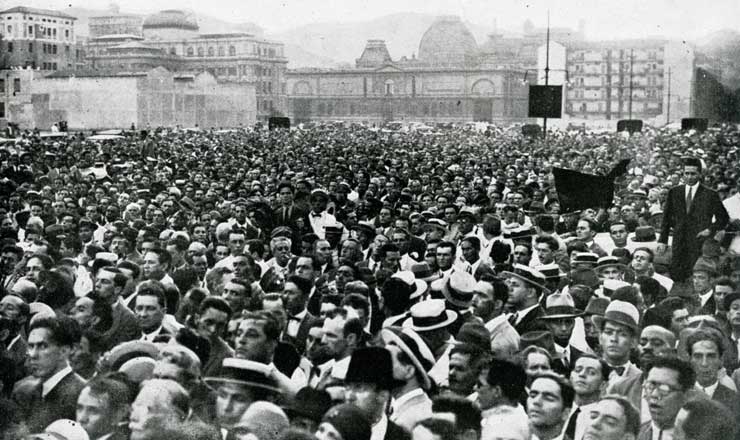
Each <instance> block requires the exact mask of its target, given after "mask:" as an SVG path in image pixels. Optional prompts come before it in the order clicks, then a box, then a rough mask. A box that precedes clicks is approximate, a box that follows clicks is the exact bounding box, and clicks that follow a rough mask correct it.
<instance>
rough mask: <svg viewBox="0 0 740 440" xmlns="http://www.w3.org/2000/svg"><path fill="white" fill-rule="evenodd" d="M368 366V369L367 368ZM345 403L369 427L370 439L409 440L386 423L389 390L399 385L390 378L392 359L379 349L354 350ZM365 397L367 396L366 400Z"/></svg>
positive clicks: (346, 380)
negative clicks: (359, 411)
mask: <svg viewBox="0 0 740 440" xmlns="http://www.w3.org/2000/svg"><path fill="white" fill-rule="evenodd" d="M369 365H372V368H368V366H369ZM345 383H346V386H347V388H346V397H347V398H346V400H347V403H351V404H354V405H356V406H357V407H358V408H360V410H362V412H363V413H364V414H365V415H366V416H367V418H368V420H370V423H371V424H372V433H373V436H374V437H377V438H380V436H381V435H382V437H383V440H410V439H411V434H409V432H408V431H406V430H405V429H403V428H401V427H400V426H398V425H397V424H395V423H393V422H391V421H390V420H388V416H387V415H386V413H385V409H386V406H387V405H388V402H389V401H390V399H391V390H392V389H393V388H395V387H396V386H399V385H401V383H400V382H398V381H397V380H396V379H394V378H393V358H392V355H391V352H390V351H388V350H387V349H385V348H383V347H365V348H358V349H357V350H355V351H354V352H353V353H352V357H351V358H350V360H349V366H348V367H347V376H346V377H345ZM368 394H370V395H369V396H368Z"/></svg>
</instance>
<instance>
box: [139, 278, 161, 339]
mask: <svg viewBox="0 0 740 440" xmlns="http://www.w3.org/2000/svg"><path fill="white" fill-rule="evenodd" d="M166 304H167V303H166V300H165V294H164V287H163V286H162V284H161V283H159V282H157V281H144V282H142V283H141V284H139V285H138V286H137V288H136V302H135V306H134V312H135V313H136V319H137V320H138V321H139V325H140V326H141V329H142V330H143V331H144V332H145V333H151V332H153V331H155V330H157V329H158V328H159V327H160V326H161V325H162V320H163V319H164V315H165V313H166V312H167V305H166Z"/></svg>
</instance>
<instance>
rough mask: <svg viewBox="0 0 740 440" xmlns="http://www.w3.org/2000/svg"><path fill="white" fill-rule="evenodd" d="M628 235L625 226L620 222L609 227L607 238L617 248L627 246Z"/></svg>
mask: <svg viewBox="0 0 740 440" xmlns="http://www.w3.org/2000/svg"><path fill="white" fill-rule="evenodd" d="M628 235H629V234H628V232H627V225H626V224H624V223H622V222H615V223H612V224H611V225H610V226H609V236H610V237H611V238H612V241H613V242H614V245H615V246H617V247H624V246H626V245H627V236H628Z"/></svg>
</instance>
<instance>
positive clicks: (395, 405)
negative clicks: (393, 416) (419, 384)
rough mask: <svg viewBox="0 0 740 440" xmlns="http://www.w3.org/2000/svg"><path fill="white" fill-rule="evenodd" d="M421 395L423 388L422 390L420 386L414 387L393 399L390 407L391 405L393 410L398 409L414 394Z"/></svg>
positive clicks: (414, 395)
mask: <svg viewBox="0 0 740 440" xmlns="http://www.w3.org/2000/svg"><path fill="white" fill-rule="evenodd" d="M422 395H424V390H422V389H421V388H414V389H413V390H411V391H408V392H407V393H406V394H404V395H402V396H401V397H399V398H398V399H393V402H391V407H393V411H398V408H400V407H401V406H402V405H403V404H404V403H406V402H408V401H409V400H411V399H413V398H414V397H416V396H422Z"/></svg>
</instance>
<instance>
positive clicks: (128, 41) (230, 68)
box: [86, 10, 288, 120]
mask: <svg viewBox="0 0 740 440" xmlns="http://www.w3.org/2000/svg"><path fill="white" fill-rule="evenodd" d="M92 22H93V21H91V23H92ZM109 30H110V31H117V32H114V33H112V34H106V35H99V36H97V37H94V38H90V40H89V41H88V42H87V45H86V55H87V62H88V65H89V67H92V68H95V69H113V70H117V71H121V72H140V71H146V70H149V69H152V68H156V67H159V66H162V67H165V68H167V69H168V70H171V71H173V72H187V73H194V74H195V73H199V72H208V73H210V74H211V75H213V76H214V77H215V78H217V79H219V80H222V81H229V82H235V83H239V84H242V83H244V84H251V85H253V86H254V89H255V92H256V101H255V102H256V105H257V117H258V119H259V120H266V119H267V118H268V117H270V116H273V115H280V114H284V113H285V110H286V106H287V95H286V82H285V72H286V67H287V64H288V60H287V58H285V54H284V48H283V44H282V43H279V42H275V41H271V40H267V39H264V38H259V37H256V36H254V35H251V34H246V33H229V34H199V33H198V24H197V22H196V21H195V19H194V18H193V17H191V16H189V15H187V14H186V13H184V12H182V11H178V10H166V11H161V12H159V13H157V14H153V15H150V16H148V17H146V18H144V20H143V22H142V24H141V32H133V31H132V30H131V29H129V27H127V26H119V27H117V28H115V27H112V28H110V29H109Z"/></svg>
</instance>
